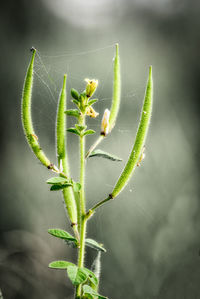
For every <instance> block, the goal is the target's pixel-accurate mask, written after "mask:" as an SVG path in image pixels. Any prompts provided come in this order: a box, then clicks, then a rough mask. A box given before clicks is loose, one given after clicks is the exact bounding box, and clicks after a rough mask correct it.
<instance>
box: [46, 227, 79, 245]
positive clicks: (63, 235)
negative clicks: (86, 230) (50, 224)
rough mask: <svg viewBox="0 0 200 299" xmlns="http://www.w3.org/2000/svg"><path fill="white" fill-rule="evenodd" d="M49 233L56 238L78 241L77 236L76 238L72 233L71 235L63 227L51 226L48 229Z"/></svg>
mask: <svg viewBox="0 0 200 299" xmlns="http://www.w3.org/2000/svg"><path fill="white" fill-rule="evenodd" d="M48 233H49V234H50V235H52V236H54V237H56V238H60V239H63V240H67V241H73V242H77V240H76V238H74V237H73V236H72V235H70V234H69V233H68V232H66V231H65V230H63V229H58V228H50V229H48Z"/></svg>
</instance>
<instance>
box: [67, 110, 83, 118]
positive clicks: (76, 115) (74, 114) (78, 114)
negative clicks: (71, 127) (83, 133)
mask: <svg viewBox="0 0 200 299" xmlns="http://www.w3.org/2000/svg"><path fill="white" fill-rule="evenodd" d="M65 113H66V114H67V115H69V116H74V117H77V118H79V116H80V112H79V111H78V110H77V109H69V110H66V111H65Z"/></svg>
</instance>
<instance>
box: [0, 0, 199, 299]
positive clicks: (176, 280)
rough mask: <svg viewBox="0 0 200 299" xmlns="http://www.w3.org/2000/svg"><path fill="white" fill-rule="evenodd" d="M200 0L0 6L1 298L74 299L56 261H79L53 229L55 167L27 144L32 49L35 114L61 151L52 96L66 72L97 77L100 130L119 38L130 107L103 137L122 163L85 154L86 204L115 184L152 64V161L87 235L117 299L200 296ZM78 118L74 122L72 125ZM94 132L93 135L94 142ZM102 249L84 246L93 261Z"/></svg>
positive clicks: (79, 85)
mask: <svg viewBox="0 0 200 299" xmlns="http://www.w3.org/2000/svg"><path fill="white" fill-rule="evenodd" d="M199 9H200V2H199V1H197V0H193V1H186V0H182V1H178V0H174V1H173V0H162V1H156V0H148V1H147V0H101V1H96V0H85V1H81V0H74V1H68V0H60V1H53V0H43V1H41V0H40V1H39V0H35V1H25V0H18V1H11V0H7V1H4V2H2V3H1V11H0V38H1V56H0V64H1V67H0V80H1V89H0V90H1V101H0V103H1V104H0V105H1V108H0V113H1V116H0V122H1V130H0V138H1V148H0V150H1V187H0V188H1V199H0V289H1V291H2V294H3V297H4V298H5V299H10V298H20V299H23V298H29V299H35V298H37V299H39V298H48V299H55V298H57V299H61V298H66V299H67V298H73V289H72V286H71V284H70V282H69V280H68V278H67V276H66V274H65V273H64V272H62V271H53V270H50V269H48V267H47V265H48V263H49V262H51V261H52V260H56V259H65V260H68V261H72V262H75V261H76V250H74V249H72V248H69V247H66V246H65V244H64V243H63V242H62V241H59V240H56V239H54V238H53V237H51V236H50V235H48V233H47V229H48V228H62V229H65V230H67V231H69V232H70V225H69V223H68V222H67V221H66V217H65V212H64V209H63V206H62V199H61V194H60V193H53V192H52V193H53V194H52V193H50V192H49V188H48V186H47V185H46V183H45V181H46V180H47V179H48V178H49V177H51V176H52V175H51V173H49V172H48V170H46V169H44V168H43V167H42V166H41V165H40V164H39V163H38V161H37V160H36V158H35V157H34V156H33V154H32V153H31V151H30V149H29V147H28V145H27V143H26V140H25V138H24V134H23V130H22V126H21V119H20V114H21V112H20V100H21V93H22V86H23V80H24V76H25V72H26V68H27V65H28V63H29V60H30V55H31V54H30V51H29V49H30V48H31V47H32V46H34V47H36V48H37V49H38V55H37V57H36V62H35V81H34V89H33V119H34V124H35V131H36V134H37V135H38V136H39V140H40V143H41V145H42V147H43V149H44V150H45V152H46V153H47V155H48V156H49V157H50V159H51V160H52V161H54V162H56V156H55V147H54V144H55V131H54V124H55V118H56V105H57V98H58V94H59V89H60V87H61V84H62V76H63V74H64V73H65V72H66V73H67V74H68V87H67V88H68V103H69V104H68V105H69V108H73V105H72V103H71V101H70V100H71V98H70V93H69V91H70V88H71V87H74V88H76V89H77V90H80V91H81V90H83V89H84V87H85V83H84V78H87V77H89V78H97V79H98V80H99V87H98V89H97V91H96V96H97V97H98V98H99V102H98V103H97V104H96V105H95V110H97V111H98V112H99V114H100V115H99V117H98V119H95V120H88V125H89V126H90V127H91V128H93V129H96V130H97V132H98V131H99V128H100V122H101V117H102V114H103V111H104V109H106V108H109V107H110V104H111V97H112V65H113V56H114V50H115V47H114V45H115V43H116V42H119V44H120V56H121V72H122V104H121V111H120V115H119V118H118V122H117V124H116V126H115V129H114V130H113V132H112V134H111V135H110V136H109V137H108V138H107V139H106V140H105V141H104V142H103V143H102V144H101V146H99V148H101V149H103V150H106V151H108V152H111V153H113V154H115V155H118V156H120V157H121V158H122V159H123V162H111V161H108V160H103V159H100V158H93V159H91V160H89V161H88V163H87V206H88V207H90V206H91V205H92V204H94V203H96V202H97V201H99V200H101V199H104V198H105V196H106V195H107V194H108V193H109V192H111V191H112V187H113V186H114V184H115V182H116V180H117V178H118V176H119V174H120V172H121V170H122V168H123V166H124V164H125V162H126V160H127V157H128V154H129V152H130V150H131V147H132V144H133V140H134V137H135V133H136V129H137V125H138V120H139V115H140V110H141V107H142V100H143V95H144V90H145V84H146V80H147V74H148V66H149V65H150V64H152V65H153V77H154V108H153V117H152V122H151V128H150V132H149V135H148V140H147V143H146V158H145V160H144V162H143V163H142V165H141V167H140V168H138V169H136V172H135V174H134V176H133V178H132V179H131V181H130V182H129V184H128V186H127V187H126V189H125V190H124V192H123V193H121V194H120V196H119V197H118V198H117V199H116V201H114V202H112V203H109V204H108V205H105V206H104V207H102V208H101V209H99V210H98V212H97V213H96V215H95V217H93V218H92V219H91V221H90V222H89V226H88V237H91V238H94V239H96V240H97V241H99V242H101V243H103V244H104V246H105V247H106V248H107V253H105V254H102V275H101V287H100V289H101V293H102V294H103V295H106V296H108V297H109V298H110V299H111V298H112V299H122V298H133V299H144V298H145V299H158V298H159V299H161V298H162V299H183V298H185V299H193V298H200V289H199V277H200V267H199V263H200V256H199V250H200V237H199V235H200V234H199V233H200V226H199V225H200V220H199V212H200V204H199V197H198V193H199V168H198V166H199V159H198V158H199V119H198V118H199V108H200V105H199V92H200V90H199V86H200V85H199V80H200V59H199V48H200V18H199V12H200V10H199ZM72 125H73V120H72V119H70V120H69V121H68V126H72ZM95 139H96V137H95V136H89V137H88V138H87V147H89V146H90V145H91V144H92V142H94V140H95ZM68 150H69V156H70V159H71V172H72V177H74V178H76V179H78V168H79V165H78V140H77V138H76V136H69V137H68ZM94 257H95V253H94V252H93V251H92V249H91V250H90V249H88V251H87V256H86V265H87V266H88V267H90V265H91V263H92V261H93V259H94Z"/></svg>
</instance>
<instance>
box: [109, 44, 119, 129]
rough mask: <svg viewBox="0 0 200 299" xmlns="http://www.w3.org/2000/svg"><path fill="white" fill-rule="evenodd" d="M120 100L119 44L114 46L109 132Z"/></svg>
mask: <svg viewBox="0 0 200 299" xmlns="http://www.w3.org/2000/svg"><path fill="white" fill-rule="evenodd" d="M120 98H121V76H120V60H119V44H116V54H115V58H114V78H113V98H112V105H111V108H110V118H109V131H110V132H111V130H112V129H113V127H114V126H115V122H116V118H117V115H118V112H119V107H120Z"/></svg>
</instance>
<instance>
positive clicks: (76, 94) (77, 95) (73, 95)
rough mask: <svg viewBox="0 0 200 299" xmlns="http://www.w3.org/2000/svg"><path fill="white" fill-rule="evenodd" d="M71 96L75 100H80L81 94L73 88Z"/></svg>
mask: <svg viewBox="0 0 200 299" xmlns="http://www.w3.org/2000/svg"><path fill="white" fill-rule="evenodd" d="M71 96H72V98H74V99H75V100H77V101H78V100H79V93H78V91H77V90H76V89H74V88H72V89H71Z"/></svg>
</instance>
